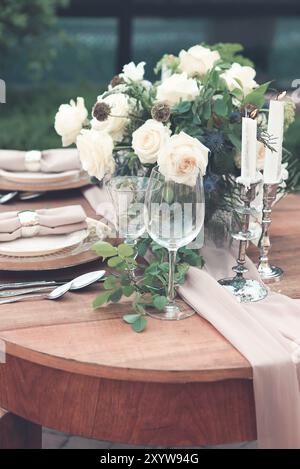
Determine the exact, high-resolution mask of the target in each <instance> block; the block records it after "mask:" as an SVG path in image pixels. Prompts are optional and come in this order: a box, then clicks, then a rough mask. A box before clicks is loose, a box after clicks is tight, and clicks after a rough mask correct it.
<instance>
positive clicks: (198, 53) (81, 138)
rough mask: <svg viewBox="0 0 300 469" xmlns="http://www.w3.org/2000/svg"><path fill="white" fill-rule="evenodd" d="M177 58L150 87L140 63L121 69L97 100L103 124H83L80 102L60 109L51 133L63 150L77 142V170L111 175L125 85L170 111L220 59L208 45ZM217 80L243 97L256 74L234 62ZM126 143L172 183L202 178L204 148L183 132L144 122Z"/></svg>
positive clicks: (125, 114)
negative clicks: (104, 111)
mask: <svg viewBox="0 0 300 469" xmlns="http://www.w3.org/2000/svg"><path fill="white" fill-rule="evenodd" d="M178 60H179V68H178V70H176V72H175V73H172V72H170V73H168V74H165V79H163V80H162V81H161V82H160V83H159V84H158V85H156V86H155V87H154V85H152V84H151V83H149V82H147V81H146V80H144V67H145V62H141V63H139V64H138V65H135V64H134V63H133V62H131V63H130V64H127V65H125V66H124V68H123V71H122V73H121V74H120V75H119V78H120V79H121V80H122V84H119V85H117V86H115V87H114V88H112V87H111V86H110V87H109V89H108V92H106V93H105V94H104V95H101V96H99V97H98V100H97V103H103V104H104V105H107V106H106V108H107V109H109V115H108V116H107V118H105V119H104V120H98V119H97V118H96V117H93V118H92V119H91V120H90V121H88V120H87V116H88V112H87V110H86V108H85V106H84V100H83V98H77V103H75V102H74V101H71V102H70V104H63V105H61V106H60V108H59V110H58V112H57V114H56V117H55V129H56V131H57V133H58V134H59V135H60V136H61V137H62V143H63V146H67V145H70V144H72V143H76V144H77V147H78V150H79V154H80V158H81V161H82V166H83V168H84V169H85V170H86V171H87V172H88V173H89V174H90V175H91V176H95V177H97V178H98V179H102V178H103V177H104V176H105V175H106V174H113V172H114V168H115V161H114V156H113V155H114V149H115V147H116V146H117V145H118V143H119V142H122V140H123V137H124V132H125V130H126V128H127V126H128V124H129V122H130V119H131V112H132V108H133V106H134V103H133V102H132V98H129V96H128V94H127V93H126V90H127V86H128V85H130V84H131V83H134V82H139V83H140V84H142V85H143V86H144V88H145V90H150V89H152V91H153V89H154V90H155V93H156V102H164V103H166V104H167V105H168V106H170V107H171V108H172V107H173V106H175V105H176V104H178V103H179V102H181V101H194V100H195V99H196V98H197V97H198V96H199V94H200V92H201V89H202V85H201V80H199V79H197V78H198V77H202V76H203V75H205V74H207V73H208V72H209V71H210V70H211V69H212V68H213V67H217V66H218V61H219V60H220V55H219V53H218V52H217V51H213V50H211V49H209V48H208V47H204V46H201V45H196V46H193V47H191V48H190V49H188V50H187V51H185V50H182V51H181V52H180V54H179V57H178ZM220 76H221V77H222V78H223V79H224V82H225V83H226V85H227V87H228V89H229V90H233V89H235V88H240V89H241V91H242V92H243V94H244V96H246V95H247V94H248V93H250V92H251V91H252V90H253V89H254V88H255V87H256V86H257V83H256V82H255V80H254V78H255V70H254V69H253V68H251V67H248V66H241V65H239V64H238V63H233V64H232V66H231V68H229V69H228V70H225V71H223V72H222V71H221V70H220ZM97 103H96V104H97ZM131 145H132V148H133V150H134V152H135V153H136V155H137V156H138V158H139V159H140V161H141V163H142V164H154V163H157V164H158V166H159V169H160V171H161V172H162V173H163V174H164V175H165V176H166V177H170V178H173V179H174V180H176V181H177V182H181V183H184V184H190V185H193V184H195V180H196V177H197V174H198V171H201V173H202V174H205V170H206V166H207V163H208V154H209V150H208V148H206V147H205V146H204V145H203V144H202V143H200V142H199V140H197V139H195V138H193V137H191V136H189V135H187V134H186V133H185V132H180V133H179V134H176V135H171V131H170V128H169V126H168V124H165V123H162V122H158V121H156V120H154V119H148V120H147V121H146V122H145V123H143V124H142V125H141V126H140V127H139V128H138V129H137V130H135V131H134V132H133V133H132V142H131Z"/></svg>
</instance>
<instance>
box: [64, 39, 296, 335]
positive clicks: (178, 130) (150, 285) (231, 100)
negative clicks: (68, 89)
mask: <svg viewBox="0 0 300 469" xmlns="http://www.w3.org/2000/svg"><path fill="white" fill-rule="evenodd" d="M242 49H243V48H242V46H240V45H239V44H216V45H213V46H208V45H205V44H202V45H196V46H193V47H191V48H190V49H188V50H187V51H186V50H182V51H181V52H180V53H179V55H178V56H174V55H165V56H163V57H162V59H161V60H160V61H159V62H158V64H157V66H156V69H155V72H156V73H157V74H158V73H160V75H161V77H160V79H159V80H157V81H156V82H153V83H151V82H149V81H147V80H145V79H144V70H145V62H141V63H139V64H138V65H135V64H134V63H133V62H131V63H130V64H127V65H125V66H124V68H123V70H122V72H121V73H120V74H119V75H117V76H115V77H113V78H112V80H111V82H110V84H109V86H108V88H107V90H106V91H104V92H103V93H102V94H101V95H100V96H98V98H97V101H96V103H95V104H94V106H93V109H92V113H91V119H88V111H87V110H86V108H85V105H84V100H83V98H77V102H76V103H75V102H74V101H71V102H70V104H63V105H61V106H60V108H59V110H58V112H57V115H56V118H55V129H56V131H57V133H58V134H59V135H60V136H61V137H62V143H63V146H68V145H70V144H73V143H76V145H77V148H78V150H79V155H80V159H81V162H82V166H83V169H84V170H86V171H87V172H88V173H89V174H90V176H91V177H93V178H94V179H96V180H98V181H101V180H102V179H103V178H104V177H105V176H113V175H149V174H150V172H151V170H152V168H153V167H154V166H156V165H158V167H159V170H160V172H161V173H162V174H163V175H164V176H165V177H166V178H172V179H173V180H174V181H175V182H178V183H182V184H187V185H194V184H195V180H196V177H197V174H198V172H199V171H200V172H201V174H202V175H203V177H204V189H205V198H206V221H210V220H212V219H213V218H214V216H215V214H216V213H218V212H222V211H223V212H224V211H225V213H226V211H231V209H232V207H233V205H234V204H235V203H236V200H237V197H238V194H236V192H235V187H236V185H235V178H236V177H237V176H239V175H240V167H241V132H242V117H243V116H245V115H246V116H248V117H251V118H253V119H257V123H258V135H257V139H258V141H257V167H258V169H259V170H262V169H263V165H264V158H265V148H266V147H269V148H271V149H272V136H271V135H268V132H267V114H268V107H267V105H266V98H265V95H266V93H267V91H268V89H269V85H270V83H264V84H258V83H257V82H256V81H255V75H256V72H255V69H254V68H253V64H252V63H251V62H250V60H248V59H247V58H245V57H243V56H242V55H241V52H242ZM268 92H269V93H274V90H273V91H272V90H269V91H268ZM294 114H295V106H294V103H293V102H292V100H290V99H289V98H287V97H285V128H287V127H288V126H289V124H291V123H292V122H293V120H294ZM284 158H285V161H286V163H285V164H284V165H283V167H282V177H283V179H287V177H288V174H287V169H291V170H292V171H293V167H294V164H293V157H292V156H291V155H289V154H288V153H287V152H285V155H284ZM287 165H288V168H287ZM283 190H286V189H285V188H283ZM221 221H222V220H221ZM221 224H222V223H221ZM94 249H95V250H96V252H97V253H98V254H99V255H100V256H102V257H103V258H104V259H107V263H108V265H109V266H110V267H113V268H114V269H115V273H114V274H113V275H110V276H109V277H108V278H107V280H106V281H105V283H104V289H105V291H104V292H102V293H101V294H100V295H99V296H98V297H97V298H96V300H95V302H94V307H95V308H98V307H100V306H102V305H103V304H105V303H107V302H118V301H120V299H121V298H122V297H123V296H131V295H132V294H133V293H134V294H135V296H134V301H133V312H132V314H129V315H126V316H125V317H124V320H125V322H127V323H128V324H130V325H131V327H132V328H133V330H135V331H136V332H141V331H142V330H143V329H144V328H145V326H146V317H145V312H146V308H148V307H152V308H156V309H160V310H162V309H163V308H164V306H165V305H166V303H167V295H166V291H167V285H168V270H169V263H168V261H167V257H166V250H165V249H163V248H161V247H160V246H158V245H157V244H155V243H153V242H151V241H150V240H149V239H141V240H139V242H138V244H137V251H138V254H139V255H141V256H144V255H145V253H146V251H147V250H149V249H150V250H151V251H152V257H151V262H150V264H148V265H144V266H140V265H139V269H140V271H141V275H139V277H138V278H137V277H136V276H132V275H131V273H130V272H131V271H132V269H135V268H137V267H138V266H137V263H136V260H135V255H136V253H135V252H134V251H133V249H132V248H131V247H130V246H128V245H126V244H121V245H119V246H113V245H111V244H109V243H107V242H103V241H101V242H100V241H99V242H98V243H96V245H95V246H94ZM190 265H196V266H199V267H201V266H202V265H203V259H202V258H201V256H200V255H199V252H197V251H195V250H191V249H188V248H187V247H185V248H182V249H180V250H179V251H178V255H177V261H176V274H175V278H176V283H177V284H180V283H183V282H184V280H185V275H186V273H187V271H188V268H189V266H190Z"/></svg>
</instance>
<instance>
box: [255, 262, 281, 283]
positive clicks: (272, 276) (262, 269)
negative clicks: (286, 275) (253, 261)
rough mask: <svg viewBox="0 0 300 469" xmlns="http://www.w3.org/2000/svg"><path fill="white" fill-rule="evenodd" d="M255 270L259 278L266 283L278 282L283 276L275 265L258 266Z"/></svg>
mask: <svg viewBox="0 0 300 469" xmlns="http://www.w3.org/2000/svg"><path fill="white" fill-rule="evenodd" d="M257 270H258V273H259V275H260V277H261V278H262V279H263V280H264V281H267V282H268V281H270V282H272V281H278V280H280V279H281V277H282V275H283V270H282V269H281V268H280V267H277V266H276V265H268V266H264V265H259V266H258V268H257Z"/></svg>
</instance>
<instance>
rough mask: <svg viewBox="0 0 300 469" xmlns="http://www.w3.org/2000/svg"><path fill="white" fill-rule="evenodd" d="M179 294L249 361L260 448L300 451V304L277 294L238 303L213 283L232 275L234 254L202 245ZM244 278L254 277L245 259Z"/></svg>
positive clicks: (252, 268) (252, 270)
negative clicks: (200, 265) (200, 263)
mask: <svg viewBox="0 0 300 469" xmlns="http://www.w3.org/2000/svg"><path fill="white" fill-rule="evenodd" d="M202 254H203V256H204V258H205V261H206V267H205V268H204V269H203V270H199V269H196V268H193V267H191V268H190V270H189V273H188V279H187V282H186V283H185V284H184V285H183V286H181V287H180V288H179V294H180V295H181V296H182V297H183V298H184V300H185V301H186V302H187V303H188V304H190V305H191V306H192V307H193V308H194V309H195V311H197V312H198V313H199V314H200V315H201V316H203V317H204V318H205V319H207V321H209V322H210V323H211V324H212V325H213V326H214V327H215V328H216V329H217V330H218V331H219V332H221V334H223V335H224V336H225V337H226V338H227V339H228V340H229V341H230V342H231V343H232V345H234V346H235V347H236V348H237V349H238V350H239V351H240V352H241V353H242V354H243V355H244V356H245V357H246V358H247V359H248V360H249V362H250V363H251V365H252V367H253V384H254V393H255V407H256V424H257V435H258V445H259V447H260V448H300V300H293V299H291V298H288V297H287V296H284V295H280V294H277V293H272V292H270V293H269V296H268V297H267V298H265V299H264V300H262V301H259V302H257V303H244V304H240V303H238V301H237V300H236V299H235V298H234V296H233V295H231V294H230V293H229V292H228V291H227V290H225V289H224V288H223V287H221V286H220V285H219V284H218V283H217V281H216V280H217V279H220V278H224V277H229V276H232V270H231V267H232V265H234V263H235V258H236V252H234V250H232V251H227V250H223V249H217V248H212V247H205V248H204V249H203V251H202ZM247 267H248V268H249V274H248V277H251V278H258V274H257V270H256V268H255V266H254V264H253V263H252V262H251V261H250V260H249V259H248V261H247Z"/></svg>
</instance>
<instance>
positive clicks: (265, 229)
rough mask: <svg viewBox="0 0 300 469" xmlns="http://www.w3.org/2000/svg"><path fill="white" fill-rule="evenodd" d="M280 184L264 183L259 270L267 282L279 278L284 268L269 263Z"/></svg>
mask: <svg viewBox="0 0 300 469" xmlns="http://www.w3.org/2000/svg"><path fill="white" fill-rule="evenodd" d="M278 185H279V184H278V183H275V184H264V193H263V217H262V233H261V237H260V239H259V242H258V247H259V250H260V256H259V262H258V266H257V270H258V272H259V274H260V276H261V278H262V279H263V280H264V281H265V282H268V281H269V282H271V281H273V280H279V279H280V278H281V276H282V275H283V270H282V269H281V268H280V267H276V266H275V265H270V263H269V252H270V249H271V242H270V225H271V221H272V220H271V214H272V205H273V203H274V201H275V199H276V195H277V189H278Z"/></svg>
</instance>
